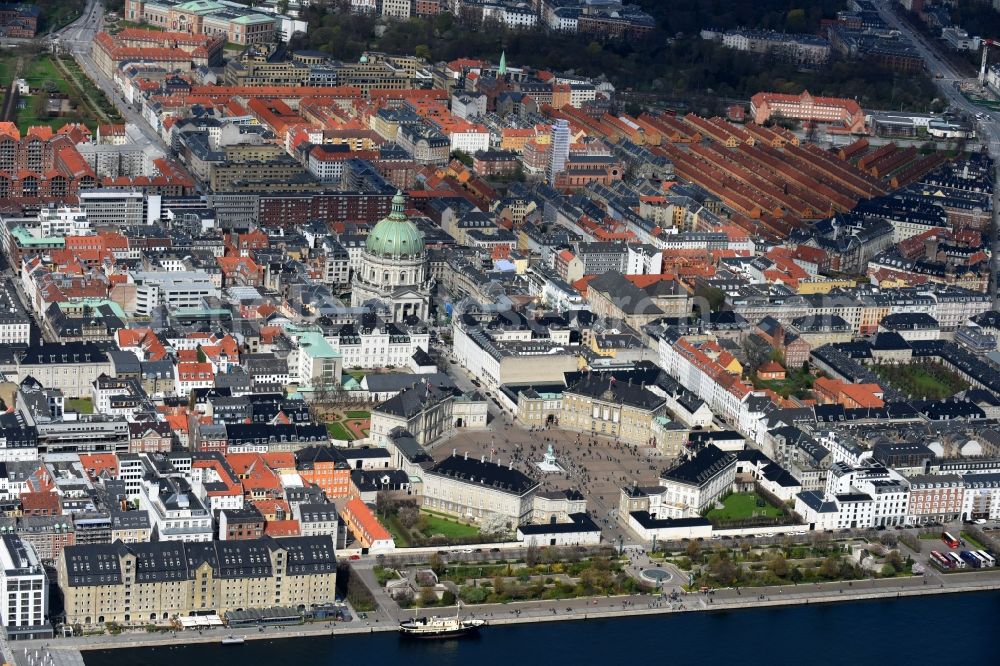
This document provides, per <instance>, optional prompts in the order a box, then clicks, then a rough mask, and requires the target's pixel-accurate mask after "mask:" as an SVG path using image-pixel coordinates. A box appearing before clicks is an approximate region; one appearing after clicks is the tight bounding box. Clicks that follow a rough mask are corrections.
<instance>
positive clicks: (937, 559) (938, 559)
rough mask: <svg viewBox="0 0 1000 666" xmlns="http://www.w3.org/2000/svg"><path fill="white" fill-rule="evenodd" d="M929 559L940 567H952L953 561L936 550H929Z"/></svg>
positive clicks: (953, 565) (953, 566)
mask: <svg viewBox="0 0 1000 666" xmlns="http://www.w3.org/2000/svg"><path fill="white" fill-rule="evenodd" d="M931 560H933V561H934V564H936V565H938V566H939V567H941V568H942V569H954V568H955V563H954V562H952V561H951V559H950V558H947V557H945V556H944V555H942V554H941V553H939V552H938V551H936V550H932V551H931Z"/></svg>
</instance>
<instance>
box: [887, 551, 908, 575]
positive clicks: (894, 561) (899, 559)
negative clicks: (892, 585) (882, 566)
mask: <svg viewBox="0 0 1000 666" xmlns="http://www.w3.org/2000/svg"><path fill="white" fill-rule="evenodd" d="M885 563H886V564H887V565H888V566H890V567H892V570H893V573H899V572H901V571H903V570H904V569H905V568H906V563H905V562H903V556H902V555H900V554H899V551H898V550H890V551H889V554H888V555H886V556H885Z"/></svg>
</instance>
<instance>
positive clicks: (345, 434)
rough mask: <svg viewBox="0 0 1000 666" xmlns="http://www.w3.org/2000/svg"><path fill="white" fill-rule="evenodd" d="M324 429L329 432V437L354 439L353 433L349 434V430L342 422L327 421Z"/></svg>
mask: <svg viewBox="0 0 1000 666" xmlns="http://www.w3.org/2000/svg"><path fill="white" fill-rule="evenodd" d="M326 430H327V432H329V433H330V437H332V438H334V439H342V440H346V441H348V442H350V441H353V440H354V435H352V434H351V431H350V430H348V429H347V428H346V427H344V424H343V423H339V422H337V421H334V422H332V423H327V424H326Z"/></svg>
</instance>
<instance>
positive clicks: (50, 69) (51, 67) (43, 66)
mask: <svg viewBox="0 0 1000 666" xmlns="http://www.w3.org/2000/svg"><path fill="white" fill-rule="evenodd" d="M27 62H28V64H27V65H26V68H25V70H24V72H23V73H22V78H24V79H25V80H26V81H27V82H28V85H29V86H31V87H32V88H41V87H42V85H43V84H44V83H45V82H46V81H51V82H52V83H54V84H55V86H56V88H58V89H59V92H61V93H66V94H69V92H70V87H69V83H68V82H67V81H66V79H65V78H64V77H63V75H62V74H61V73H60V72H59V70H57V69H56V66H55V63H53V62H52V58H51V57H50V56H42V57H40V58H37V59H35V60H29V61H27Z"/></svg>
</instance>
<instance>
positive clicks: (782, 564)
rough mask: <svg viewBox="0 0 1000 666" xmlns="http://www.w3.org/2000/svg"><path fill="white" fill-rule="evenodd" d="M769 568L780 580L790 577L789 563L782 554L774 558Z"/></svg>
mask: <svg viewBox="0 0 1000 666" xmlns="http://www.w3.org/2000/svg"><path fill="white" fill-rule="evenodd" d="M767 566H768V568H769V569H770V570H771V573H773V574H774V575H775V576H777V577H778V578H784V577H785V576H787V575H788V561H787V560H786V559H785V556H784V555H782V554H781V553H778V555H776V556H775V557H774V558H772V559H771V561H770V562H769V563H768V565H767Z"/></svg>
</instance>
